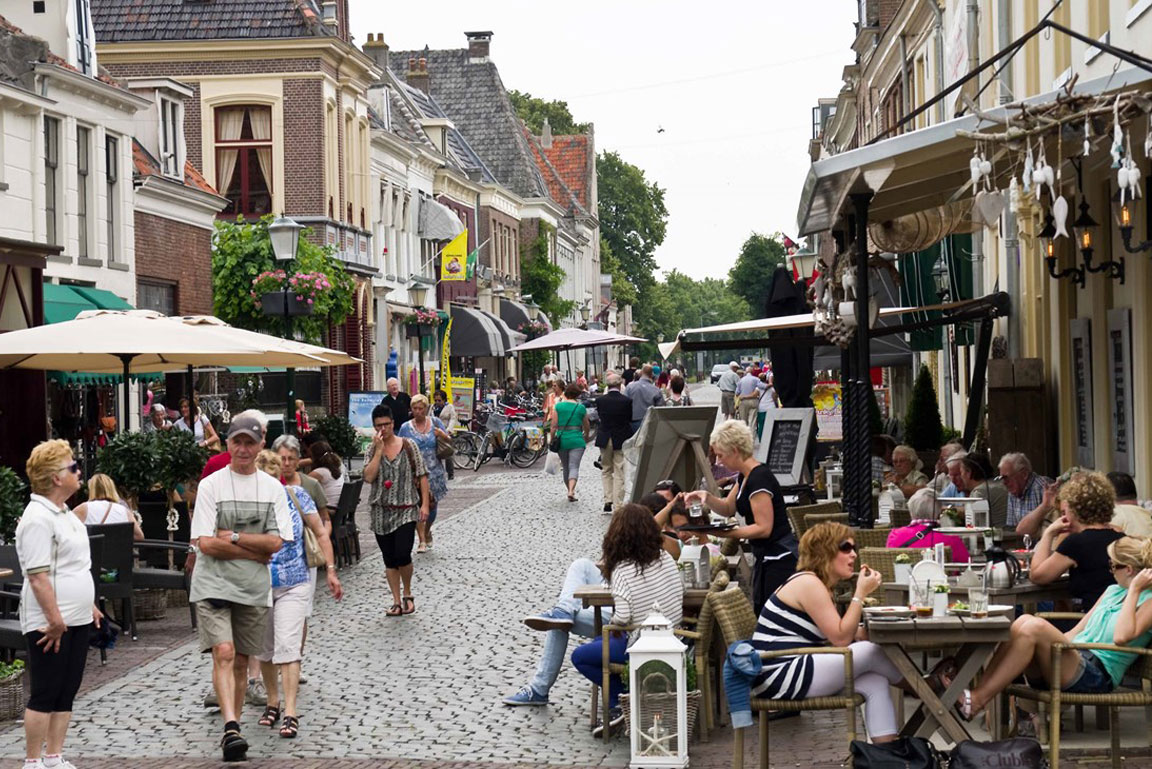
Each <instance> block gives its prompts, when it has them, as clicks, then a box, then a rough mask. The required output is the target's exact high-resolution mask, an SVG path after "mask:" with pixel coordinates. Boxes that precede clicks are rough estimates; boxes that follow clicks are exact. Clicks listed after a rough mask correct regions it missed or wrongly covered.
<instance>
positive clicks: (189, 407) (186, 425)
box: [175, 398, 220, 453]
mask: <svg viewBox="0 0 1152 769" xmlns="http://www.w3.org/2000/svg"><path fill="white" fill-rule="evenodd" d="M175 427H176V429H177V430H183V431H184V432H186V433H192V437H193V438H195V439H196V443H197V444H198V445H200V446H203V447H205V448H206V449H208V450H209V451H211V452H213V453H216V452H218V451H220V436H219V435H217V434H216V430H215V428H213V427H212V423H211V422H209V421H208V417H206V416H204V414H203V413H202V412H201V411H200V409H199V407H198V406H197V405H196V401H194V400H189V399H187V398H181V399H180V418H179V419H177V420H176V425H175Z"/></svg>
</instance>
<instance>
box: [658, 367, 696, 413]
mask: <svg viewBox="0 0 1152 769" xmlns="http://www.w3.org/2000/svg"><path fill="white" fill-rule="evenodd" d="M673 370H675V369H673ZM664 405H665V406H691V405H692V396H691V395H689V394H688V389H687V387H686V386H685V383H684V377H682V376H679V375H677V376H674V377H672V378H671V379H669V380H668V395H667V396H666V397H665V398H664Z"/></svg>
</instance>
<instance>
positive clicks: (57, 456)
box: [16, 440, 102, 769]
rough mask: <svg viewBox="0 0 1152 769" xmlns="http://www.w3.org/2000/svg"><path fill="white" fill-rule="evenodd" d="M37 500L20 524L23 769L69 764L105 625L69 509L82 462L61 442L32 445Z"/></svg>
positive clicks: (84, 540) (80, 526)
mask: <svg viewBox="0 0 1152 769" xmlns="http://www.w3.org/2000/svg"><path fill="white" fill-rule="evenodd" d="M25 470H26V471H27V473H28V481H29V484H30V485H31V487H32V497H31V500H30V501H29V502H28V506H27V507H26V508H24V514H23V515H21V516H20V523H19V524H18V525H17V526H16V555H17V557H18V558H19V560H20V570H21V571H22V572H23V573H24V586H23V588H21V591H20V632H21V633H23V634H24V638H25V640H26V641H27V642H28V663H27V665H28V678H29V681H30V683H31V695H30V696H29V697H28V705H27V709H26V710H25V711H24V736H25V744H26V745H27V752H26V753H25V756H26V760H25V762H24V766H25V767H28V769H39V768H40V767H42V766H44V767H55V766H60V767H66V766H71V764H69V763H67V762H66V761H64V758H63V756H62V753H63V750H64V736H65V735H66V733H67V731H68V722H69V720H71V718H72V700H73V699H74V698H75V697H76V692H77V691H79V689H80V682H81V681H82V680H83V678H84V663H85V662H86V661H87V659H88V635H89V632H90V631H91V629H92V626H93V625H95V626H96V627H97V628H99V627H100V619H101V616H102V615H101V614H100V610H99V609H97V608H96V606H95V600H96V595H95V586H94V584H93V582H92V557H91V553H90V552H89V550H88V530H87V527H85V525H84V522H83V521H81V520H80V519H79V518H78V517H76V516H75V515H74V514H73V513H72V511H71V510H69V509H68V505H67V504H66V503H67V500H68V498H69V497H71V496H72V495H73V494H75V493H76V492H77V491H79V490H80V466H79V465H78V464H77V463H76V460H75V458H74V457H73V456H72V449H71V448H69V446H68V443H67V442H66V441H62V440H54V441H44V442H43V443H41V444H39V445H38V446H36V448H34V449H32V453H31V454H30V455H29V457H28V462H27V464H26V465H25Z"/></svg>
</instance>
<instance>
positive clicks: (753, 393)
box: [736, 366, 760, 430]
mask: <svg viewBox="0 0 1152 769" xmlns="http://www.w3.org/2000/svg"><path fill="white" fill-rule="evenodd" d="M759 384H760V377H758V376H756V375H755V374H753V373H752V367H751V366H749V367H748V368H746V369H744V376H742V377H740V380H739V381H738V382H736V405H737V409H738V411H739V414H740V421H741V422H743V423H745V424H746V425H748V428H749V429H751V430H755V429H756V406H757V405H759V403H760V390H759V389H758V386H759Z"/></svg>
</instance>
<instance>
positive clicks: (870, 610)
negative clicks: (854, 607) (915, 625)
mask: <svg viewBox="0 0 1152 769" xmlns="http://www.w3.org/2000/svg"><path fill="white" fill-rule="evenodd" d="M864 613H865V614H866V615H868V618H869V619H878V618H881V617H888V618H891V619H900V618H904V617H911V616H912V615H913V614H914V613H915V612H913V611H912V610H911V609H909V608H908V607H906V606H865V607H864Z"/></svg>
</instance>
